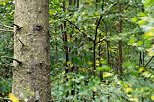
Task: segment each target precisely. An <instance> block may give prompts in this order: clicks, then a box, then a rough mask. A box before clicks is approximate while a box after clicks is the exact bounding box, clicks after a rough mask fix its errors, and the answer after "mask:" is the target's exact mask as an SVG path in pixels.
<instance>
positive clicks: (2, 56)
mask: <svg viewBox="0 0 154 102" xmlns="http://www.w3.org/2000/svg"><path fill="white" fill-rule="evenodd" d="M1 57H2V58H8V59H12V60H15V61H16V62H18V63H19V64H20V65H21V64H22V62H21V61H19V60H17V59H14V58H12V57H8V56H1Z"/></svg>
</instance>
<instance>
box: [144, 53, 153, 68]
mask: <svg viewBox="0 0 154 102" xmlns="http://www.w3.org/2000/svg"><path fill="white" fill-rule="evenodd" d="M153 58H154V56H152V57H151V58H150V60H149V61H148V62H147V63H146V65H145V66H144V67H147V66H148V64H149V63H150V62H151V60H152V59H153Z"/></svg>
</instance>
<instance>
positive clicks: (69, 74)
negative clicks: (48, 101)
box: [0, 0, 154, 102]
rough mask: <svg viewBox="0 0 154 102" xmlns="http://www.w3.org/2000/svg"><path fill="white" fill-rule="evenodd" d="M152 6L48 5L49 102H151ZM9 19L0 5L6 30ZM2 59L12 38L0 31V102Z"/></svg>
mask: <svg viewBox="0 0 154 102" xmlns="http://www.w3.org/2000/svg"><path fill="white" fill-rule="evenodd" d="M153 5H154V2H153V0H143V2H142V1H141V0H69V1H65V0H50V11H49V14H50V16H49V17H50V21H49V22H50V34H51V38H50V44H51V49H50V53H51V88H52V92H51V94H52V96H51V97H52V100H53V101H54V102H64V101H72V100H73V101H74V102H78V101H81V102H82V101H87V102H100V101H103V102H127V101H128V102H152V101H153V100H154V93H153V92H154V86H153V82H154V75H153V73H154V71H153V68H154V64H153V56H154V45H153V41H154V25H153V24H154V20H153V19H154V14H153V13H154V12H153V11H154V10H153V9H154V8H153V7H154V6H153ZM13 14H14V6H13V1H12V0H2V1H0V18H1V22H2V23H3V24H6V25H8V26H10V27H12V23H11V22H13ZM1 28H5V27H4V26H2V25H0V29H1ZM120 46H121V47H120ZM121 55H122V56H121ZM3 56H8V57H13V33H12V32H5V31H0V57H1V58H0V97H4V98H6V97H7V96H8V94H9V93H10V92H11V80H12V70H13V67H12V66H11V63H12V59H9V58H4V57H3ZM120 56H121V57H122V58H121V57H120ZM121 60H122V61H121ZM0 99H1V98H0Z"/></svg>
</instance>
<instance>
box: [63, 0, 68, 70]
mask: <svg viewBox="0 0 154 102" xmlns="http://www.w3.org/2000/svg"><path fill="white" fill-rule="evenodd" d="M65 2H66V1H65V0H64V1H63V11H65V9H66V7H65V6H66V5H65ZM66 27H67V22H66V21H64V26H63V28H64V31H63V42H64V43H65V44H66V45H64V51H65V61H66V69H65V72H66V73H68V71H69V70H68V65H67V62H68V61H69V53H68V52H69V51H68V45H67V42H68V40H67V32H66Z"/></svg>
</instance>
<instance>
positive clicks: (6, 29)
mask: <svg viewBox="0 0 154 102" xmlns="http://www.w3.org/2000/svg"><path fill="white" fill-rule="evenodd" d="M0 31H6V32H13V30H8V29H0Z"/></svg>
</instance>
